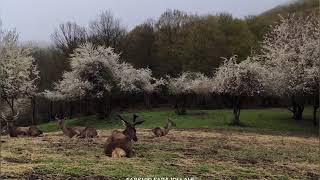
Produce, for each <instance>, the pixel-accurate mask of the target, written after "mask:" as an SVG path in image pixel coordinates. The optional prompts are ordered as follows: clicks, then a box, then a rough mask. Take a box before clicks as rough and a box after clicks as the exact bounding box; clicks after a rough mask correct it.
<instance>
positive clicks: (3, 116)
mask: <svg viewBox="0 0 320 180" xmlns="http://www.w3.org/2000/svg"><path fill="white" fill-rule="evenodd" d="M0 118H1V119H3V120H4V121H8V120H7V118H6V116H5V115H4V114H3V113H1V117H0Z"/></svg>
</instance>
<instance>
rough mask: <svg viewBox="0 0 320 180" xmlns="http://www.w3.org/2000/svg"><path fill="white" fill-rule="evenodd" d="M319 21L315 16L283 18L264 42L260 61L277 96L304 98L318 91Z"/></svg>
mask: <svg viewBox="0 0 320 180" xmlns="http://www.w3.org/2000/svg"><path fill="white" fill-rule="evenodd" d="M319 35H320V34H319V21H318V19H317V17H316V16H315V15H312V16H308V17H299V16H295V15H290V16H288V17H287V18H283V17H281V21H280V23H279V24H278V25H276V26H274V27H273V28H272V31H271V32H269V33H268V34H267V35H266V36H265V38H264V40H263V42H262V54H261V56H260V61H261V62H263V63H264V64H265V66H266V68H267V69H269V71H270V72H273V74H271V77H269V81H268V82H269V83H270V84H271V85H270V87H273V91H272V92H273V93H275V94H277V95H287V96H292V95H304V94H309V93H311V92H313V91H314V88H315V87H319V85H318V83H319V70H320V69H319V61H320V60H319V58H320V50H319V45H320V44H319V42H320V41H319V40H320V39H319V37H320V36H319Z"/></svg>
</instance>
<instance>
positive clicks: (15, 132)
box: [1, 113, 43, 137]
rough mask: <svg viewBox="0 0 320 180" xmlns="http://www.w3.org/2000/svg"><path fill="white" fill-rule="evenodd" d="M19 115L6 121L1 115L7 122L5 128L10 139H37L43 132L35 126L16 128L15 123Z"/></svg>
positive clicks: (5, 119)
mask: <svg viewBox="0 0 320 180" xmlns="http://www.w3.org/2000/svg"><path fill="white" fill-rule="evenodd" d="M18 117H19V113H17V114H16V115H14V116H12V117H11V118H10V119H8V118H7V117H6V116H5V115H4V114H2V115H1V118H2V119H3V120H4V121H5V122H7V128H8V132H9V136H10V137H18V136H32V137H37V136H41V135H42V134H43V132H42V131H41V130H40V129H39V128H38V127H37V126H28V127H16V126H15V124H14V123H15V121H16V120H17V119H18Z"/></svg>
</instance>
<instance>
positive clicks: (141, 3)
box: [0, 0, 292, 42]
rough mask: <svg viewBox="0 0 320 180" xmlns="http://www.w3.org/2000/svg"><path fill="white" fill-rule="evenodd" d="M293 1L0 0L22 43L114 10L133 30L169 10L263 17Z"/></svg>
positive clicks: (5, 22)
mask: <svg viewBox="0 0 320 180" xmlns="http://www.w3.org/2000/svg"><path fill="white" fill-rule="evenodd" d="M291 1H292V0H0V17H1V19H2V24H3V26H4V27H5V28H16V30H17V31H18V32H19V33H20V38H21V40H22V41H30V40H32V41H41V42H50V41H51V39H50V34H51V33H52V32H53V31H54V29H55V28H56V27H58V25H59V24H60V23H63V22H66V21H75V22H77V23H78V24H80V25H85V26H86V25H87V24H88V23H89V22H90V21H91V20H92V19H95V18H96V17H97V15H98V14H99V13H100V12H102V11H104V10H110V11H111V12H112V13H113V14H114V15H115V16H116V17H117V18H119V19H120V20H121V22H122V24H124V25H126V26H127V28H129V29H131V28H133V27H134V26H135V25H137V24H140V23H142V22H144V21H145V20H146V19H148V18H153V19H156V18H157V17H159V15H160V14H161V13H162V12H164V11H165V10H166V9H179V10H182V11H185V12H190V13H197V14H208V13H218V12H229V13H231V14H233V15H234V16H236V17H244V16H247V15H255V14H259V13H261V12H263V11H265V10H268V9H270V8H273V7H275V6H278V5H281V4H285V3H288V2H291Z"/></svg>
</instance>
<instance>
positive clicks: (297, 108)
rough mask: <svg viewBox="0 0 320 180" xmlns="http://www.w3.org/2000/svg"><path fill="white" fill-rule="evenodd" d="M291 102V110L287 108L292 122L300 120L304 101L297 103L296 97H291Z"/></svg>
mask: <svg viewBox="0 0 320 180" xmlns="http://www.w3.org/2000/svg"><path fill="white" fill-rule="evenodd" d="M291 102H292V108H289V110H290V111H291V112H292V114H293V119H294V120H297V121H298V120H302V114H303V110H304V100H302V101H299V100H298V98H297V97H295V96H291Z"/></svg>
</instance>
